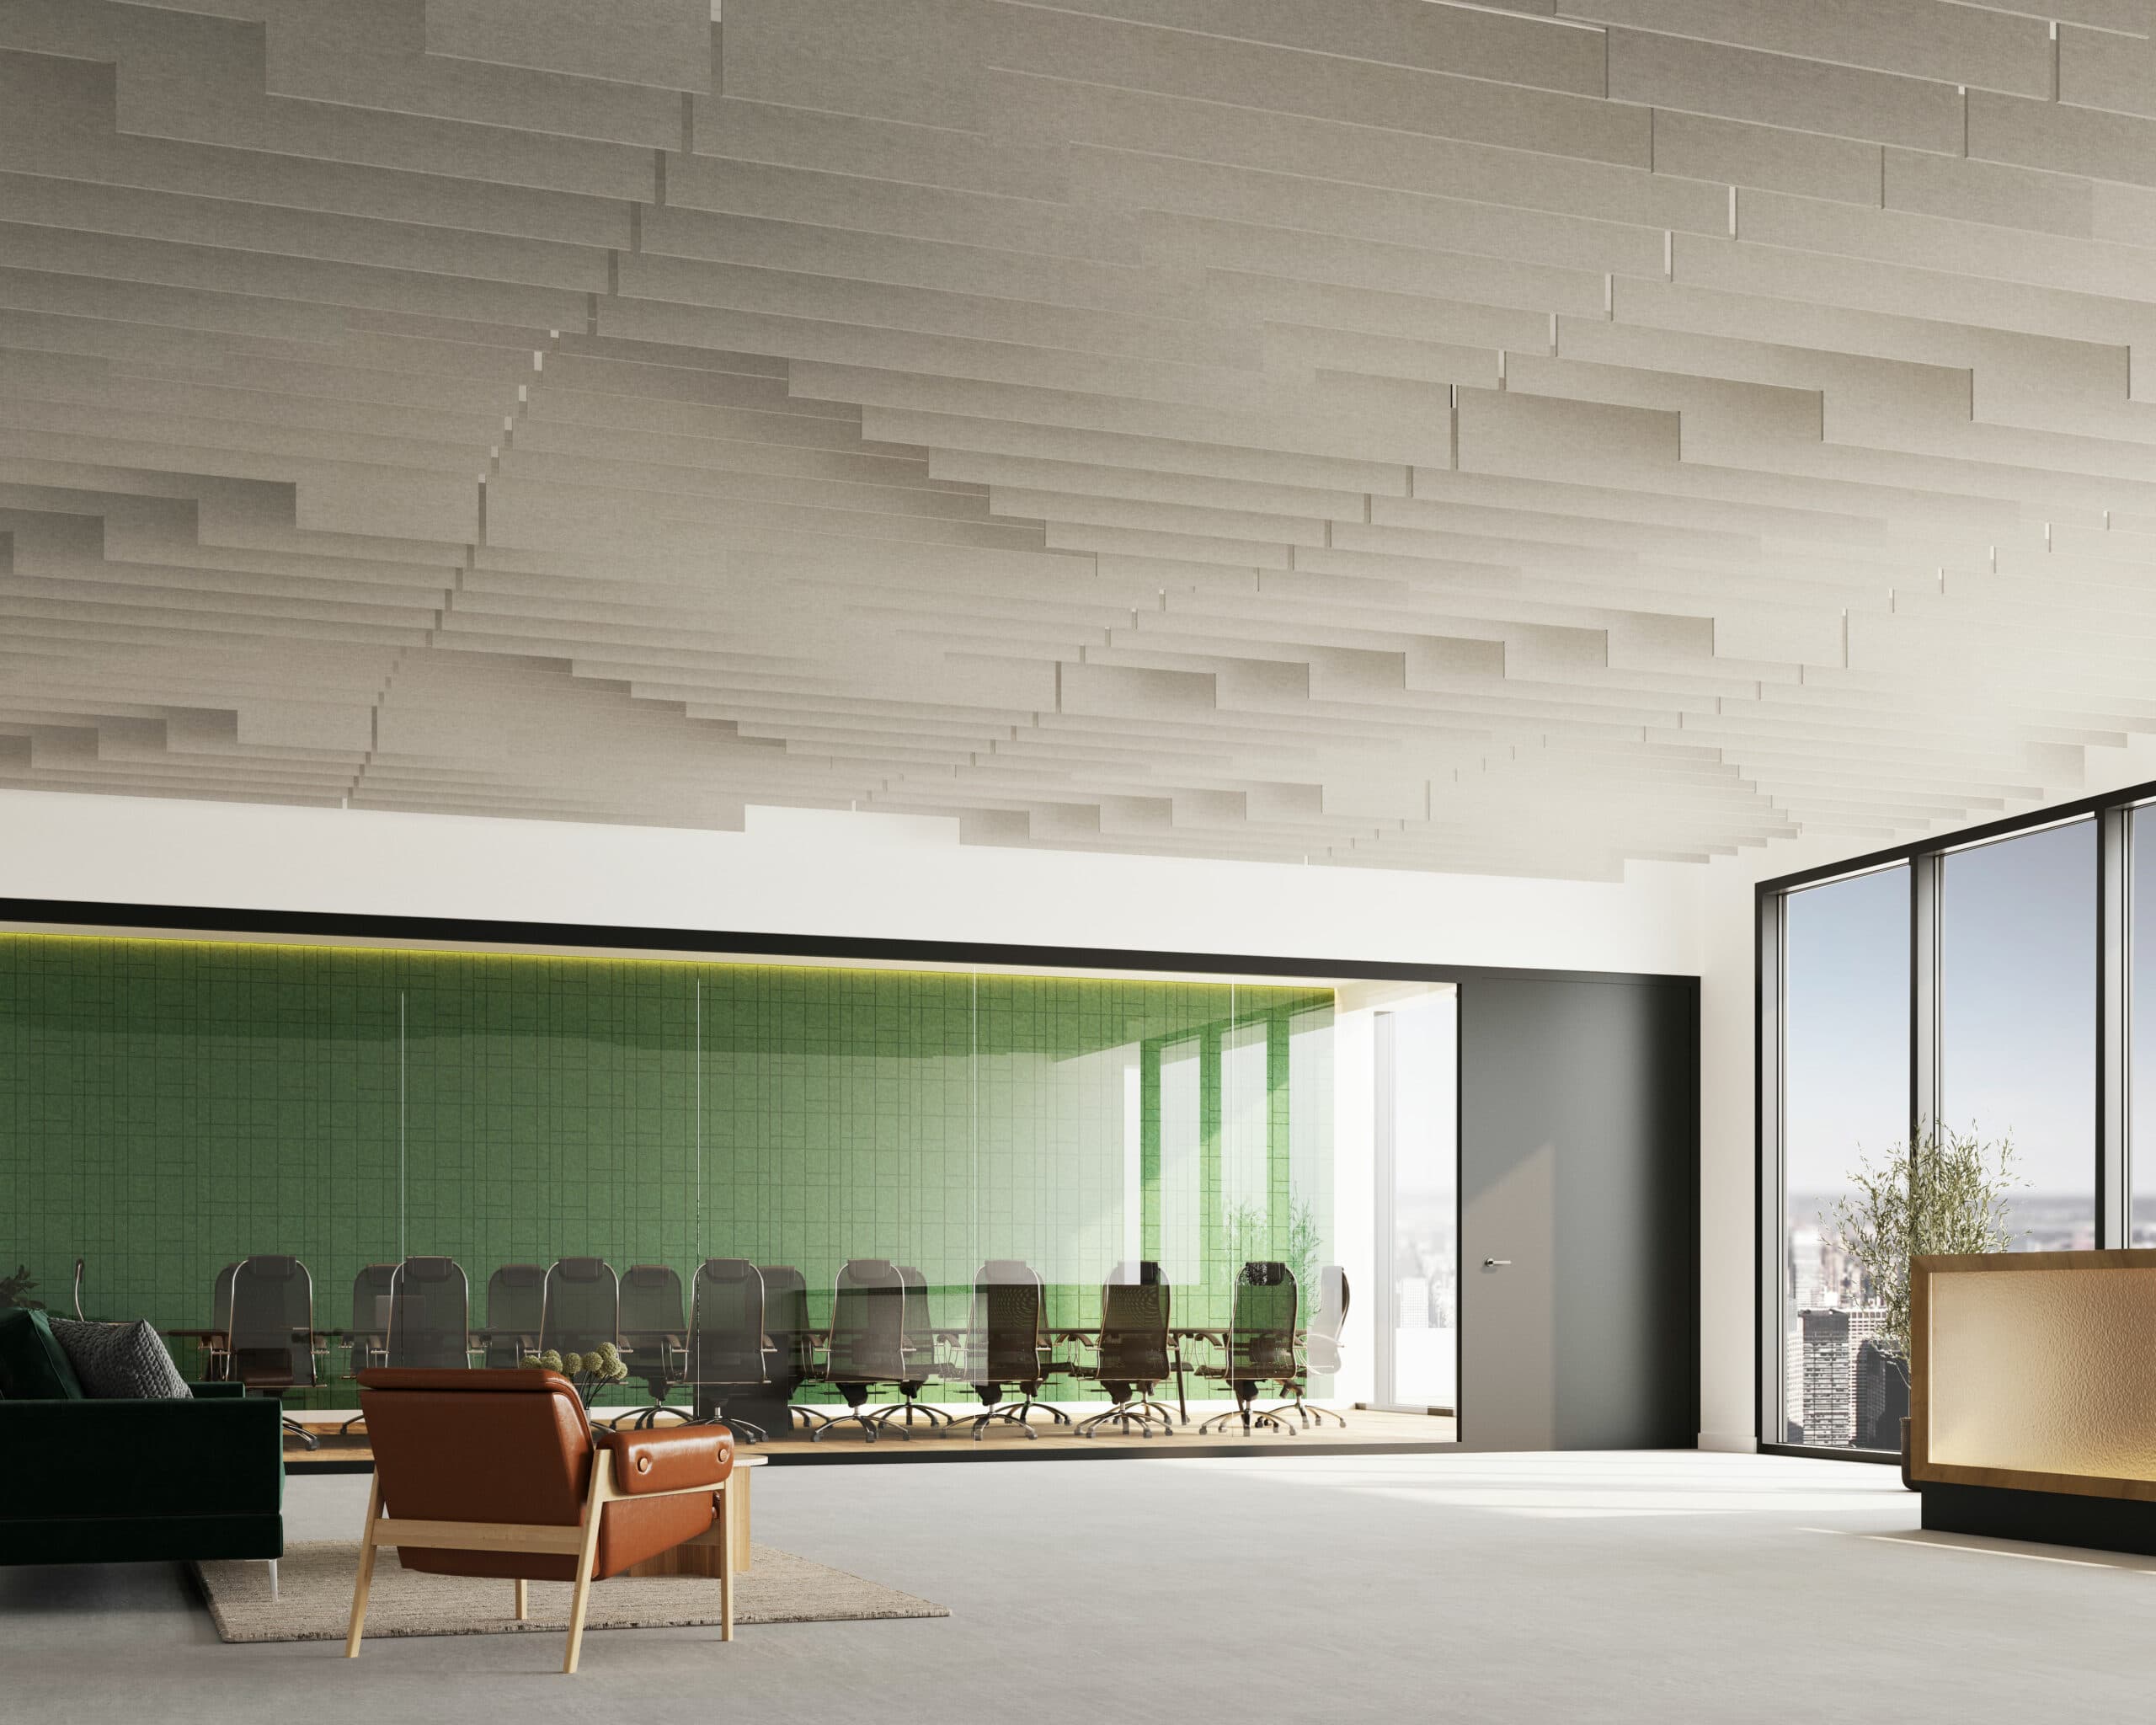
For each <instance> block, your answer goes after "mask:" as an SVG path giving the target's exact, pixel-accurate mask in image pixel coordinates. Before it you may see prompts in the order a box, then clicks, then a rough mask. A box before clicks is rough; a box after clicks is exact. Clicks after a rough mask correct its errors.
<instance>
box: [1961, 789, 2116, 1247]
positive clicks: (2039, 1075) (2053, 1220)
mask: <svg viewBox="0 0 2156 1725" xmlns="http://www.w3.org/2000/svg"><path fill="white" fill-rule="evenodd" d="M2096 884H2097V883H2096V823H2095V821H2093V820H2077V821H2073V822H2072V823H2070V824H2069V825H2064V826H2055V827H2050V828H2047V829H2045V830H2041V831H2038V832H2032V833H2027V834H2025V835H2023V836H2020V837H2019V838H2009V839H2001V840H1999V841H1996V842H1995V843H1992V844H1988V845H1978V846H1973V847H1972V848H1970V849H1968V850H1965V851H1956V852H1951V853H1950V854H1949V855H1948V856H1946V857H1945V858H1943V859H1942V861H1941V863H1940V932H1939V1104H1938V1114H1939V1119H1940V1124H1942V1125H1943V1126H1945V1127H1947V1128H1949V1129H1951V1130H1955V1131H1957V1132H1965V1133H1969V1134H1971V1135H1973V1136H1975V1137H1977V1138H1978V1139H1981V1140H1984V1141H1985V1142H1987V1143H1995V1142H1998V1141H1999V1140H2011V1141H2012V1143H2013V1146H2014V1162H2013V1168H2012V1173H2011V1177H2010V1178H2011V1179H2012V1180H2013V1181H2014V1182H2015V1183H2014V1184H2013V1186H2012V1188H2011V1192H2010V1196H2009V1200H2008V1210H2007V1215H2006V1225H2007V1226H2008V1228H2009V1231H2011V1233H2012V1234H2013V1236H2014V1245H2015V1248H2016V1249H2017V1250H2030V1251H2063V1250H2066V1249H2068V1248H2072V1247H2089V1246H2094V1245H2095V1243H2096V1236H2095V1224H2096V1156H2095V1146H2096V1056H2097V1050H2096Z"/></svg>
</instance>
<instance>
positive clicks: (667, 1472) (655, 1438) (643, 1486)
mask: <svg viewBox="0 0 2156 1725" xmlns="http://www.w3.org/2000/svg"><path fill="white" fill-rule="evenodd" d="M592 1436H593V1438H594V1439H595V1440H596V1441H597V1442H598V1444H599V1445H600V1447H601V1448H603V1449H606V1450H612V1451H613V1452H614V1489H615V1490H616V1491H617V1492H620V1493H622V1494H623V1495H624V1496H625V1497H631V1498H639V1497H643V1496H646V1495H648V1494H651V1493H659V1492H685V1491H693V1490H695V1489H696V1488H697V1487H702V1486H708V1487H718V1486H722V1485H723V1484H725V1483H726V1477H727V1476H728V1474H730V1473H731V1472H733V1471H734V1434H733V1433H732V1432H731V1431H729V1430H728V1429H726V1428H725V1427H724V1426H723V1425H722V1426H708V1425H704V1426H693V1427H691V1426H664V1427H652V1428H648V1429H644V1430H642V1431H626V1432H624V1431H595V1432H594V1433H593V1434H592Z"/></svg>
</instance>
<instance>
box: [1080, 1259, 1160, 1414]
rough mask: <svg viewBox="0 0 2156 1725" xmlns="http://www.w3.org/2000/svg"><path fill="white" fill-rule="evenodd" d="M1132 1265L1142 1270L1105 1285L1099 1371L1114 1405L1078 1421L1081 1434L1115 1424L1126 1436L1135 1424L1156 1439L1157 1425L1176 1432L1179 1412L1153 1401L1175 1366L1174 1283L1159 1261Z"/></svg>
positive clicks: (1114, 1276) (1111, 1403)
mask: <svg viewBox="0 0 2156 1725" xmlns="http://www.w3.org/2000/svg"><path fill="white" fill-rule="evenodd" d="M1132 1268H1135V1269H1136V1271H1137V1274H1134V1275H1132V1276H1129V1277H1128V1278H1125V1277H1124V1276H1123V1275H1121V1274H1118V1275H1113V1276H1110V1277H1109V1278H1108V1279H1107V1281H1106V1282H1105V1283H1104V1284H1102V1287H1101V1339H1100V1341H1099V1343H1097V1359H1098V1363H1097V1365H1096V1366H1095V1368H1094V1370H1095V1371H1096V1372H1097V1374H1098V1375H1099V1377H1100V1380H1101V1387H1102V1389H1104V1390H1106V1391H1107V1395H1108V1401H1109V1403H1110V1405H1109V1407H1107V1410H1106V1411H1105V1412H1103V1413H1096V1414H1094V1415H1092V1416H1091V1418H1087V1419H1081V1421H1079V1422H1078V1428H1077V1429H1078V1435H1079V1436H1080V1437H1081V1438H1090V1437H1091V1436H1092V1435H1093V1434H1094V1433H1095V1432H1097V1431H1098V1430H1099V1429H1101V1428H1102V1426H1104V1425H1111V1424H1113V1425H1115V1426H1117V1427H1118V1428H1120V1429H1121V1430H1122V1432H1123V1435H1124V1436H1125V1437H1129V1435H1130V1430H1131V1428H1132V1427H1133V1426H1136V1427H1137V1429H1138V1434H1139V1436H1140V1437H1144V1438H1150V1437H1151V1436H1152V1435H1153V1431H1154V1428H1155V1426H1158V1427H1159V1429H1160V1430H1161V1435H1162V1436H1164V1437H1173V1436H1174V1435H1175V1430H1176V1421H1175V1416H1174V1415H1173V1414H1171V1413H1169V1412H1168V1410H1167V1409H1166V1407H1163V1406H1161V1403H1160V1402H1155V1400H1154V1399H1153V1392H1154V1391H1155V1390H1157V1389H1159V1388H1160V1386H1161V1385H1162V1384H1164V1383H1166V1381H1167V1379H1168V1376H1169V1374H1170V1373H1171V1372H1172V1371H1173V1370H1175V1357H1174V1351H1173V1349H1172V1348H1171V1345H1170V1343H1169V1337H1168V1316H1169V1309H1170V1302H1169V1290H1168V1285H1167V1284H1166V1281H1165V1280H1164V1279H1162V1278H1161V1267H1160V1266H1159V1265H1158V1264H1152V1263H1149V1264H1144V1265H1139V1266H1133V1267H1132ZM1148 1270H1150V1271H1151V1272H1152V1274H1151V1276H1150V1279H1149V1278H1148V1277H1147V1276H1146V1275H1145V1272H1146V1271H1148Z"/></svg>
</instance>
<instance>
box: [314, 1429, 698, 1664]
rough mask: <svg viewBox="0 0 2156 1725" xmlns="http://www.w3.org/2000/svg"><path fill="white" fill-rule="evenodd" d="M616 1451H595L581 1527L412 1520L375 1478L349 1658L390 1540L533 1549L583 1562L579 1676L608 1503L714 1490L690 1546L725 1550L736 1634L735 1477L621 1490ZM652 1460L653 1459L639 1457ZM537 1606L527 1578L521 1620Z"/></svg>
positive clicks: (572, 1628)
mask: <svg viewBox="0 0 2156 1725" xmlns="http://www.w3.org/2000/svg"><path fill="white" fill-rule="evenodd" d="M615 1460H616V1455H615V1452H614V1451H613V1450H607V1449H603V1448H602V1449H599V1450H595V1452H594V1454H593V1455H592V1458H591V1485H590V1490H589V1491H587V1492H586V1493H585V1495H584V1519H583V1521H582V1522H581V1523H580V1524H579V1525H576V1526H574V1527H566V1526H561V1525H531V1524H520V1523H515V1522H506V1521H415V1520H412V1519H408V1518H407V1519H401V1520H400V1519H398V1518H396V1517H394V1516H387V1515H384V1514H382V1476H381V1475H380V1474H379V1473H377V1474H376V1476H375V1477H374V1482H373V1486H372V1489H371V1490H370V1491H369V1493H367V1521H366V1533H365V1535H363V1536H362V1538H361V1540H360V1573H359V1579H358V1581H357V1582H356V1583H355V1585H354V1587H353V1589H352V1625H351V1629H350V1632H349V1633H348V1634H347V1635H346V1636H345V1637H344V1657H345V1658H348V1659H356V1658H359V1656H360V1636H361V1632H363V1631H364V1629H365V1628H366V1616H367V1594H368V1593H369V1591H370V1590H371V1589H372V1587H373V1585H374V1559H375V1553H376V1551H379V1550H380V1549H381V1548H382V1546H415V1547H425V1546H439V1547H446V1548H447V1549H449V1550H451V1551H529V1552H531V1553H533V1554H535V1555H542V1554H543V1555H547V1556H564V1555H568V1556H574V1557H575V1558H576V1560H577V1562H576V1583H575V1589H576V1590H575V1593H574V1595H573V1596H572V1598H571V1599H570V1602H569V1639H568V1653H567V1654H566V1656H565V1657H564V1658H563V1661H562V1674H563V1676H574V1675H575V1674H576V1664H577V1658H578V1655H579V1653H582V1651H583V1649H584V1611H585V1610H586V1608H587V1607H588V1606H589V1605H590V1603H591V1581H592V1570H593V1568H594V1567H595V1565H596V1564H597V1562H598V1558H599V1528H600V1519H601V1518H602V1516H603V1515H604V1513H605V1510H606V1505H607V1504H609V1503H617V1502H620V1501H622V1500H624V1499H627V1498H631V1497H632V1495H633V1497H634V1498H635V1500H636V1501H638V1502H647V1501H648V1500H649V1499H651V1498H659V1497H686V1496H688V1495H689V1494H691V1493H696V1492H707V1493H710V1494H711V1497H712V1506H713V1508H714V1509H716V1510H717V1512H718V1515H717V1519H715V1520H714V1521H713V1522H712V1527H711V1530H710V1531H709V1532H708V1533H705V1534H701V1535H698V1536H697V1537H696V1538H695V1539H693V1540H691V1541H686V1543H687V1544H689V1545H696V1546H701V1545H712V1546H717V1548H718V1611H719V1621H718V1638H719V1639H720V1640H721V1641H732V1640H733V1639H734V1567H735V1561H734V1560H735V1551H734V1529H733V1526H732V1523H731V1519H730V1511H731V1506H732V1504H733V1502H734V1490H733V1477H732V1476H729V1477H728V1480H727V1482H726V1483H724V1484H722V1485H710V1484H704V1485H696V1486H681V1487H676V1488H675V1490H673V1491H670V1492H653V1491H645V1492H641V1493H634V1494H632V1493H627V1492H625V1491H622V1489H621V1488H620V1487H619V1486H618V1485H617V1484H616V1482H615V1479H614V1464H615ZM639 1460H643V1461H645V1462H646V1465H647V1466H648V1458H642V1457H640V1458H639ZM530 1611H531V1583H529V1582H527V1581H526V1580H524V1579H523V1578H518V1579H517V1582H516V1621H518V1622H520V1623H522V1622H524V1621H526V1620H527V1618H528V1617H529V1616H530Z"/></svg>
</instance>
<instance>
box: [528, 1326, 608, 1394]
mask: <svg viewBox="0 0 2156 1725" xmlns="http://www.w3.org/2000/svg"><path fill="white" fill-rule="evenodd" d="M524 1363H525V1364H526V1365H535V1366H544V1367H545V1368H546V1369H547V1370H548V1371H558V1372H559V1373H561V1375H563V1377H565V1378H567V1379H568V1381H570V1382H571V1383H572V1384H574V1385H575V1386H576V1392H577V1394H578V1395H579V1396H581V1397H584V1402H585V1404H586V1405H587V1406H588V1405H590V1401H591V1398H592V1397H593V1395H594V1394H595V1393H596V1392H597V1391H600V1390H604V1389H606V1388H607V1387H609V1386H611V1385H614V1384H618V1383H620V1382H622V1381H623V1380H624V1379H626V1378H627V1376H628V1375H629V1367H628V1363H627V1361H626V1360H624V1359H622V1351H621V1349H620V1348H616V1346H615V1345H614V1344H613V1343H611V1342H601V1343H600V1344H599V1346H598V1347H597V1348H595V1350H594V1351H593V1352H591V1353H590V1354H558V1353H556V1352H555V1351H554V1349H552V1348H548V1349H547V1351H546V1352H545V1353H544V1354H526V1355H525V1356H524Z"/></svg>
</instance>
